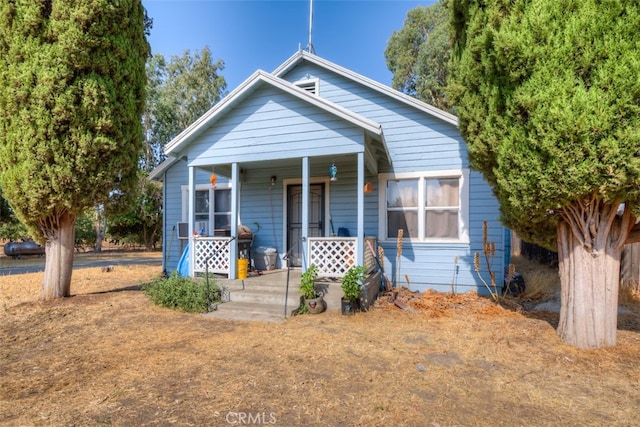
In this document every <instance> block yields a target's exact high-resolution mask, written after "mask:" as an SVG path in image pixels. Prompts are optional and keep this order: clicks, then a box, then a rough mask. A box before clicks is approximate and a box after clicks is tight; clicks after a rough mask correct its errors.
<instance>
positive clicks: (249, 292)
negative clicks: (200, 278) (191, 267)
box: [203, 268, 342, 322]
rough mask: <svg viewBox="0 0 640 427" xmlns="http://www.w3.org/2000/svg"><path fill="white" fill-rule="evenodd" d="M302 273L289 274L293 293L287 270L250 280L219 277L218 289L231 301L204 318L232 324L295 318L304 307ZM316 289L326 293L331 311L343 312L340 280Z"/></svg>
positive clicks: (325, 282)
mask: <svg viewBox="0 0 640 427" xmlns="http://www.w3.org/2000/svg"><path fill="white" fill-rule="evenodd" d="M300 275H301V269H299V268H292V269H291V270H289V291H288V293H287V297H286V300H285V291H286V289H287V269H286V268H284V269H276V270H267V271H261V272H260V274H258V273H256V272H249V274H248V277H247V278H246V279H236V280H231V279H227V278H226V277H225V276H219V277H216V279H215V281H216V283H217V285H218V286H220V287H223V288H224V290H225V293H228V299H229V300H228V301H227V302H223V303H221V304H218V306H217V309H216V310H214V311H211V312H209V313H205V314H203V316H205V317H212V318H222V319H230V320H254V321H272V322H277V321H282V320H284V319H285V301H286V317H289V316H291V313H292V311H294V310H295V309H297V308H298V306H299V305H300V293H299V292H298V287H299V285H300ZM316 288H317V289H318V290H321V291H322V292H323V293H324V300H325V303H326V305H327V310H340V299H341V298H342V289H341V288H340V279H322V278H321V279H318V280H317V281H316Z"/></svg>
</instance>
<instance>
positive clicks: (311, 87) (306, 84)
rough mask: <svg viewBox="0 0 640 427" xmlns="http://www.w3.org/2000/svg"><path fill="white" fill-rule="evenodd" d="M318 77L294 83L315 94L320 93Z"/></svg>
mask: <svg viewBox="0 0 640 427" xmlns="http://www.w3.org/2000/svg"><path fill="white" fill-rule="evenodd" d="M318 82H319V80H318V79H310V80H300V81H298V82H295V83H294V85H295V86H298V87H299V88H300V89H302V90H305V91H307V92H308V93H311V94H313V95H318Z"/></svg>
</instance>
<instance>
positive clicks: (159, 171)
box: [147, 157, 178, 181]
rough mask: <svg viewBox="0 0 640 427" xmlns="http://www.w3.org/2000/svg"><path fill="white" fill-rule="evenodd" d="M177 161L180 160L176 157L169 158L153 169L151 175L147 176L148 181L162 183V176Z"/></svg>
mask: <svg viewBox="0 0 640 427" xmlns="http://www.w3.org/2000/svg"><path fill="white" fill-rule="evenodd" d="M177 161H178V159H177V158H175V157H167V158H166V159H164V161H163V162H162V163H160V164H159V165H158V166H156V167H155V168H153V170H152V171H151V172H149V175H147V179H148V180H149V181H162V179H163V176H162V175H163V174H164V173H165V172H166V171H167V169H169V168H170V167H171V166H173V164H174V163H176V162H177Z"/></svg>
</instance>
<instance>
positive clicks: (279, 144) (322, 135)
mask: <svg viewBox="0 0 640 427" xmlns="http://www.w3.org/2000/svg"><path fill="white" fill-rule="evenodd" d="M309 76H310V77H311V78H316V77H317V78H319V81H320V83H319V85H320V86H319V94H320V96H321V97H323V98H325V99H327V100H329V101H331V102H333V103H335V104H338V105H340V106H341V107H343V108H345V109H347V110H350V111H353V112H354V113H356V114H359V115H361V116H364V117H366V118H368V119H370V120H372V121H375V122H377V123H380V124H381V125H382V128H383V133H384V138H385V142H386V145H387V148H388V150H389V155H390V160H391V162H390V164H389V163H387V162H386V160H382V159H381V161H380V162H379V163H378V167H379V171H378V172H379V173H403V172H430V171H441V170H462V169H468V168H469V163H468V160H467V148H466V145H465V143H464V140H463V139H462V137H461V135H460V133H459V131H458V129H457V128H456V126H455V125H453V124H450V123H448V122H446V121H444V120H441V119H439V118H436V117H432V116H430V115H429V114H427V113H425V112H424V111H421V110H419V109H416V108H414V107H412V106H410V105H408V104H406V103H403V102H401V101H399V100H396V99H394V98H392V97H388V96H386V95H385V94H383V93H381V92H379V91H376V90H374V89H371V88H369V87H367V86H365V85H362V84H359V83H358V82H355V81H353V80H351V79H349V78H346V77H344V76H341V75H339V74H335V73H333V72H332V71H329V70H327V69H324V68H322V67H319V66H316V65H314V64H311V63H308V62H303V63H302V64H301V65H299V66H297V67H295V68H294V69H292V70H291V71H290V72H289V73H288V74H287V75H285V76H281V77H283V78H285V79H286V80H288V81H291V82H293V81H297V80H303V79H306V78H308V77H309ZM363 141H364V132H363V130H362V129H361V128H359V127H357V126H354V125H353V124H352V123H350V122H348V121H346V120H343V119H340V118H338V117H336V116H335V115H332V114H329V113H327V112H326V111H324V110H322V109H320V108H318V107H315V106H313V105H310V104H309V103H306V102H304V101H302V100H300V99H298V98H296V97H295V96H292V95H290V94H287V93H284V92H282V91H280V90H279V89H276V88H274V87H272V86H270V85H267V84H265V85H263V86H261V87H260V88H258V89H257V90H256V91H255V92H253V93H252V94H251V95H250V96H249V97H247V98H246V99H245V100H243V101H242V102H240V103H239V104H238V105H237V106H236V107H234V108H233V109H232V110H230V111H228V112H227V113H226V114H225V115H224V116H223V117H221V118H220V119H218V120H217V121H216V122H215V123H214V125H213V126H211V127H210V128H209V129H207V130H205V131H204V132H203V133H202V134H201V135H200V136H199V137H198V138H197V139H196V140H194V141H193V142H192V143H191V144H190V145H189V146H188V147H187V148H186V150H185V153H184V154H186V155H187V156H188V159H189V163H190V164H192V165H196V166H205V165H206V166H209V165H218V164H224V165H228V164H230V163H232V162H238V163H239V164H240V168H241V169H244V170H245V171H246V173H245V174H244V175H243V182H242V184H241V189H240V197H241V198H240V222H241V223H242V224H244V225H247V226H249V227H250V228H251V229H252V230H254V231H257V233H256V235H255V240H254V247H257V246H269V247H275V248H276V249H277V250H278V254H279V258H280V260H279V261H278V266H282V265H283V264H282V260H281V258H282V256H283V255H284V253H285V250H286V242H285V238H286V233H285V231H286V217H285V215H286V212H285V211H284V209H283V208H284V205H285V197H286V187H285V185H284V182H285V180H299V179H300V177H301V172H302V161H301V157H302V156H308V157H309V158H310V170H311V176H312V179H313V177H316V178H321V177H322V178H326V177H327V175H328V167H329V165H330V164H331V163H335V164H336V165H337V167H338V181H336V182H332V183H330V184H328V186H327V190H328V191H329V198H330V200H329V210H330V212H329V215H330V217H331V219H332V220H333V224H334V230H335V231H336V232H337V230H338V228H340V227H343V228H347V229H348V230H349V232H350V233H351V235H355V234H356V231H357V194H358V191H362V189H360V188H357V161H356V155H355V153H357V152H361V151H362V150H363V149H364V145H363V144H364V142H363ZM271 176H276V177H277V181H276V185H274V186H271V185H270V181H271ZM207 179H208V173H205V172H199V173H198V175H197V182H198V183H200V182H207ZM365 181H369V182H371V183H372V184H373V191H372V192H371V193H368V194H365V196H364V204H365V206H364V215H365V218H364V220H365V224H364V227H365V230H364V234H365V235H366V236H377V237H378V238H379V239H380V236H379V234H380V231H379V230H378V222H379V221H378V218H379V215H380V214H381V211H380V209H379V206H378V194H379V191H380V189H379V188H378V185H379V184H378V177H377V176H374V175H372V174H371V173H370V172H369V171H366V173H365ZM187 182H188V177H187V166H186V162H178V163H177V164H176V165H174V166H173V167H172V168H171V169H170V170H169V171H167V174H166V180H165V186H166V188H165V194H166V203H165V217H166V221H165V224H166V225H165V242H164V248H168V247H170V248H171V250H168V251H166V254H165V258H166V259H165V264H166V266H167V269H168V270H172V269H175V266H176V265H177V262H178V259H179V257H180V244H179V243H178V241H177V237H176V238H175V240H172V239H171V234H172V227H173V226H175V224H176V223H177V222H178V221H180V220H181V219H182V218H181V212H182V206H181V204H182V193H181V186H182V185H187ZM468 188H469V207H470V209H469V215H468V221H469V224H468V230H469V239H470V243H432V242H429V243H427V242H409V241H405V242H403V251H402V257H401V258H400V260H398V257H397V250H396V242H395V241H386V242H385V241H383V242H380V245H381V246H382V247H383V248H384V252H385V260H384V261H385V271H386V274H387V276H388V277H389V278H390V279H393V280H397V285H399V286H405V285H407V281H406V279H405V275H406V276H407V277H408V279H409V280H408V282H409V284H410V287H411V289H413V290H417V291H424V290H426V289H428V288H431V289H436V290H440V291H451V289H452V286H454V287H455V290H456V291H457V292H465V291H470V290H476V291H479V292H482V293H485V292H486V291H485V289H484V285H483V284H482V281H481V280H480V279H479V277H478V274H477V273H476V272H475V268H474V265H473V257H474V254H475V253H476V252H477V253H480V254H481V255H482V237H483V236H482V233H483V231H482V230H483V223H484V221H487V222H488V224H489V240H490V241H493V242H495V244H496V249H497V251H496V255H495V257H494V258H493V261H492V262H493V264H492V269H493V270H494V271H495V272H496V276H497V280H498V285H502V280H503V273H504V267H505V265H504V264H505V259H507V258H508V257H506V256H505V253H504V246H505V242H504V235H505V233H504V228H503V227H502V225H501V224H500V223H499V220H498V218H499V205H498V203H497V201H496V199H495V197H494V196H493V194H492V192H491V189H490V187H489V186H488V185H487V184H486V182H485V181H484V180H483V178H482V176H481V175H480V174H479V173H477V172H474V171H471V173H470V174H469V181H468ZM382 212H384V211H382ZM326 220H327V221H328V220H329V218H326ZM456 259H457V263H456V261H455V260H456ZM481 274H482V275H483V278H484V280H485V281H487V283H489V276H488V273H487V272H486V271H485V269H484V259H483V271H482V273H481Z"/></svg>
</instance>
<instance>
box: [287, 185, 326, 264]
mask: <svg viewBox="0 0 640 427" xmlns="http://www.w3.org/2000/svg"><path fill="white" fill-rule="evenodd" d="M309 192H310V194H309V196H310V206H309V237H322V236H324V224H325V218H324V184H311V185H310V187H309ZM302 245H303V242H302V185H289V186H287V250H288V251H290V255H289V266H291V267H301V266H302Z"/></svg>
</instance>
